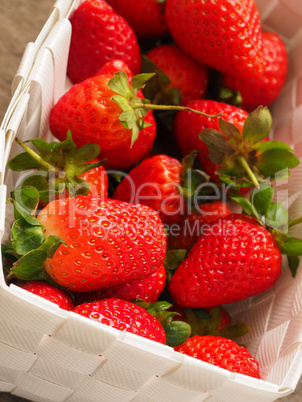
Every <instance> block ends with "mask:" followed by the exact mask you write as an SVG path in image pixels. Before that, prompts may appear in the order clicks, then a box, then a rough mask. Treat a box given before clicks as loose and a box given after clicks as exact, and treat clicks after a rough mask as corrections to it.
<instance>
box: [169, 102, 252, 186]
mask: <svg viewBox="0 0 302 402" xmlns="http://www.w3.org/2000/svg"><path fill="white" fill-rule="evenodd" d="M186 106H188V107H190V108H192V109H195V110H199V111H200V112H204V113H206V114H209V115H218V114H221V116H220V117H221V118H223V119H224V120H226V121H228V122H229V123H232V124H234V125H235V126H236V127H237V128H238V129H239V130H240V131H241V132H242V128H243V125H244V122H245V120H246V118H247V117H248V113H247V112H246V111H244V110H243V109H240V108H237V107H235V106H231V105H228V104H226V103H222V102H217V101H213V100H203V99H199V100H194V101H191V102H188V103H187V104H186ZM205 128H210V129H215V130H218V131H220V130H219V119H218V118H217V117H212V118H211V117H206V116H202V115H198V114H196V113H194V112H190V111H181V112H178V113H177V115H176V117H175V121H174V131H175V136H176V140H177V143H178V145H179V148H180V150H181V152H182V154H183V155H187V154H188V153H190V152H191V151H193V150H196V151H199V153H198V154H197V158H198V159H199V162H200V163H201V166H202V169H203V170H204V171H205V172H206V173H207V174H208V175H209V176H210V177H211V179H212V180H215V181H219V179H218V177H217V175H216V174H215V172H216V171H217V170H218V169H219V167H220V166H219V165H216V164H214V163H213V162H212V161H211V160H210V159H209V151H208V147H207V145H206V144H205V143H204V142H202V141H201V140H200V139H199V135H200V133H201V132H202V131H203V130H204V129H205Z"/></svg>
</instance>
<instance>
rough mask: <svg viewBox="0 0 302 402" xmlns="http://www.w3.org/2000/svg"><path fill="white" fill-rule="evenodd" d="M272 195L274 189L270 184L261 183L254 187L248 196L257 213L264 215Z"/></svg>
mask: <svg viewBox="0 0 302 402" xmlns="http://www.w3.org/2000/svg"><path fill="white" fill-rule="evenodd" d="M273 196H274V189H273V187H272V186H271V185H270V184H261V186H260V188H259V189H257V188H255V189H254V190H253V191H252V193H251V196H250V202H251V203H252V204H253V205H254V207H255V209H256V211H257V212H258V213H259V215H261V216H262V215H265V213H266V211H267V210H268V209H269V207H270V205H271V203H272V200H273Z"/></svg>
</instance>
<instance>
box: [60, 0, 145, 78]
mask: <svg viewBox="0 0 302 402" xmlns="http://www.w3.org/2000/svg"><path fill="white" fill-rule="evenodd" d="M70 22H71V25H72V36H71V43H70V50H69V59H68V67H67V73H68V75H69V77H70V79H71V81H72V82H73V83H77V82H81V81H83V80H85V79H86V78H88V77H92V76H93V75H95V74H96V72H97V71H98V69H99V68H100V67H101V66H102V65H103V64H105V63H106V62H107V61H109V60H111V59H122V60H124V61H125V62H126V63H127V64H128V65H129V67H130V69H131V71H132V72H133V73H134V74H137V73H138V72H139V71H140V68H141V55H140V48H139V45H138V42H137V38H136V36H135V33H134V32H133V30H132V28H131V27H130V26H129V24H128V23H127V21H126V20H125V19H124V18H123V17H121V16H120V15H118V14H116V13H115V12H114V10H113V9H112V7H110V6H109V5H108V4H107V3H106V2H105V1H103V0H97V1H92V0H86V1H84V2H83V3H82V4H80V6H79V7H78V8H77V9H76V10H75V12H74V14H73V15H72V16H71V18H70Z"/></svg>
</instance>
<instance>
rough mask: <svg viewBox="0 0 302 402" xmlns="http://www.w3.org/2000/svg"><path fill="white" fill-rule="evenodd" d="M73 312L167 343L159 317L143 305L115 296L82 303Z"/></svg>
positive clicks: (121, 329)
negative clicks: (155, 316)
mask: <svg viewBox="0 0 302 402" xmlns="http://www.w3.org/2000/svg"><path fill="white" fill-rule="evenodd" d="M73 312H74V313H77V314H80V315H82V316H84V317H87V318H90V319H92V320H94V321H97V322H99V323H101V324H105V325H109V326H110V327H112V328H116V329H118V330H120V331H127V332H131V333H132V334H136V335H139V336H142V337H144V338H147V339H151V340H152V341H156V342H159V343H163V344H165V343H166V334H165V331H164V329H163V327H162V326H161V324H160V323H159V322H158V321H157V319H156V318H154V317H153V316H152V315H151V314H150V313H148V312H147V311H146V310H145V309H144V308H143V307H140V306H138V305H136V304H134V303H131V302H129V301H126V300H120V299H115V298H110V299H104V300H98V301H95V302H91V303H84V304H80V305H79V306H76V307H75V308H74V310H73Z"/></svg>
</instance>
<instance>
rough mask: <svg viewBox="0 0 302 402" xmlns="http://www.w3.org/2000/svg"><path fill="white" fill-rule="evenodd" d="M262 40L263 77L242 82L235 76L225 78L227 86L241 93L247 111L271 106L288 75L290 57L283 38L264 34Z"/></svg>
mask: <svg viewBox="0 0 302 402" xmlns="http://www.w3.org/2000/svg"><path fill="white" fill-rule="evenodd" d="M262 40H263V56H262V57H263V61H262V64H263V66H264V68H263V74H261V77H259V78H252V77H251V78H250V79H247V80H240V79H239V78H238V77H236V76H233V75H225V76H224V83H225V85H226V86H227V87H228V88H229V89H231V90H235V91H236V90H237V91H239V92H240V95H241V97H242V103H241V107H242V108H243V109H245V110H250V111H252V110H254V109H256V108H257V107H258V106H259V105H263V106H269V105H271V104H272V103H273V102H274V100H275V99H276V98H277V97H278V95H279V94H280V91H281V89H282V87H283V85H284V83H285V79H286V75H287V69H288V57H287V51H286V48H285V46H284V43H283V41H282V40H281V38H280V37H279V36H278V35H277V34H275V33H271V32H264V33H263V35H262Z"/></svg>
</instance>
